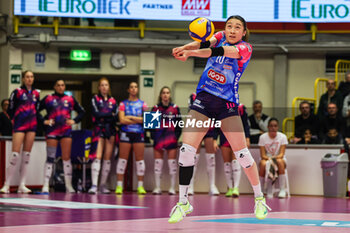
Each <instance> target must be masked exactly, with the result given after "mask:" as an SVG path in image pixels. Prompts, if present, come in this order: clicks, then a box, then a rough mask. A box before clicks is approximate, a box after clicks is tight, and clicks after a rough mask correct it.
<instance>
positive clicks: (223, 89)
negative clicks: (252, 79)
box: [191, 31, 252, 120]
mask: <svg viewBox="0 0 350 233" xmlns="http://www.w3.org/2000/svg"><path fill="white" fill-rule="evenodd" d="M214 36H215V38H216V39H217V43H216V44H215V46H214V47H221V46H234V47H235V49H237V51H238V52H239V54H240V55H241V58H239V59H237V58H229V57H225V56H217V57H210V58H209V59H208V62H207V65H206V67H205V68H204V72H203V74H202V76H201V79H200V81H199V83H198V86H197V97H196V100H195V101H194V102H193V104H192V105H191V109H193V110H196V111H198V112H200V113H202V114H204V115H206V116H208V117H210V118H215V119H216V120H222V119H224V118H226V117H229V116H238V115H239V113H238V105H239V95H238V87H239V84H238V83H239V80H240V78H241V76H242V74H243V72H244V70H245V69H246V67H247V65H248V63H249V61H250V58H251V55H252V46H251V45H250V44H249V43H247V42H244V41H239V42H237V43H236V44H230V43H228V42H227V41H226V36H225V33H224V32H223V31H221V32H218V33H216V34H215V35H214ZM213 102H215V105H213V104H212V103H213Z"/></svg>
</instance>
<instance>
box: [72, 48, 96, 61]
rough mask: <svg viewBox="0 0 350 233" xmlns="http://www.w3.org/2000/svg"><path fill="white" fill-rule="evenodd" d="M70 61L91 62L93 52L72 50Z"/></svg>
mask: <svg viewBox="0 0 350 233" xmlns="http://www.w3.org/2000/svg"><path fill="white" fill-rule="evenodd" d="M70 60H71V61H91V51H90V50H78V49H72V50H71V51H70Z"/></svg>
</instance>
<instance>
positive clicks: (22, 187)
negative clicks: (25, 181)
mask: <svg viewBox="0 0 350 233" xmlns="http://www.w3.org/2000/svg"><path fill="white" fill-rule="evenodd" d="M31 192H32V190H30V189H29V188H27V187H26V186H25V185H20V186H18V189H17V193H22V194H27V193H31Z"/></svg>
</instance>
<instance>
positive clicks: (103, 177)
mask: <svg viewBox="0 0 350 233" xmlns="http://www.w3.org/2000/svg"><path fill="white" fill-rule="evenodd" d="M110 171H111V160H103V165H102V173H101V180H100V184H101V185H105V184H106V182H107V178H108V175H109V172H110Z"/></svg>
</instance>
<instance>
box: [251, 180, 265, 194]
mask: <svg viewBox="0 0 350 233" xmlns="http://www.w3.org/2000/svg"><path fill="white" fill-rule="evenodd" d="M252 187H253V191H254V197H262V196H264V194H263V193H262V192H261V186H260V183H259V184H257V185H252Z"/></svg>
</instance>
